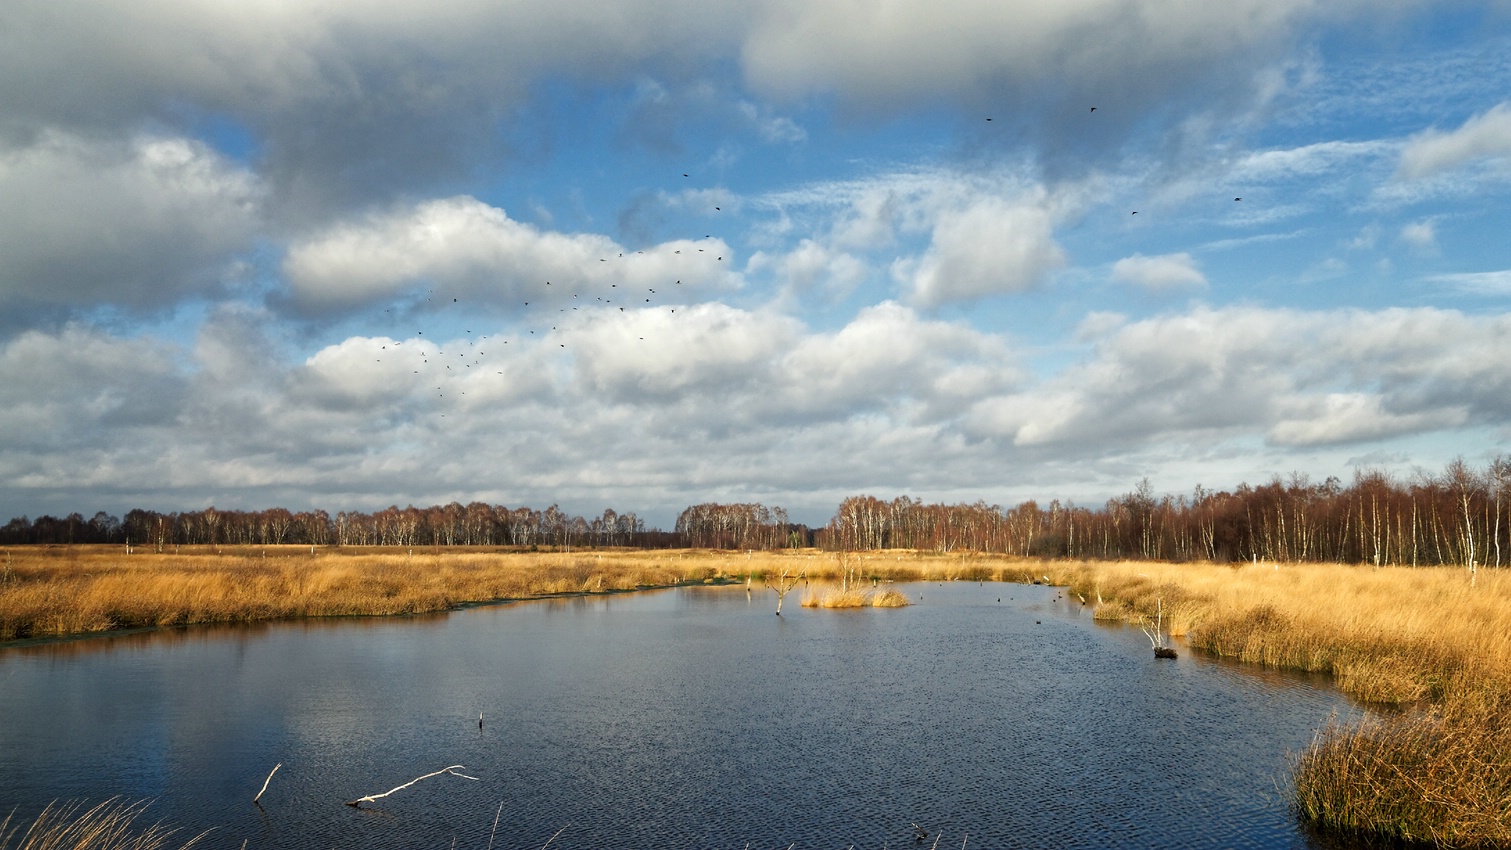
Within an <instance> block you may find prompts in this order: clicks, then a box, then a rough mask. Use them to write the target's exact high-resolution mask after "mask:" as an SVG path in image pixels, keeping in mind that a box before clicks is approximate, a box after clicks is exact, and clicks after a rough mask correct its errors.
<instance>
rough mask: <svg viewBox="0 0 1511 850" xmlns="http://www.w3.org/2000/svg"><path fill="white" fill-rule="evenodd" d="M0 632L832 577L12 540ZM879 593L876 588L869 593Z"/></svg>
mask: <svg viewBox="0 0 1511 850" xmlns="http://www.w3.org/2000/svg"><path fill="white" fill-rule="evenodd" d="M0 559H3V561H0V563H4V564H5V565H6V567H5V572H4V573H3V574H0V641H13V640H19V639H26V638H49V637H61V636H68V635H84V634H97V633H104V632H110V631H113V630H120V629H132V628H144V627H156V626H179V625H191V624H204V623H237V622H253V621H260V620H275V619H288V618H297V617H335V616H370V615H390V614H418V613H424V612H432V611H445V610H448V609H451V608H455V607H457V606H460V605H466V604H471V603H483V602H493V601H501V600H509V599H530V598H537V597H542V596H549V595H555V594H574V593H601V592H612V591H624V590H634V589H637V588H645V587H667V586H672V585H678V584H687V583H703V582H717V581H730V582H742V583H743V582H744V581H745V580H746V579H747V578H748V577H754V579H755V585H756V586H760V583H761V582H760V579H761V577H763V576H765V575H767V574H768V573H770V574H776V573H779V572H780V571H781V569H782V568H783V567H784V566H786V567H792V566H794V565H795V566H796V568H797V569H800V570H804V571H806V572H807V573H808V575H809V576H810V577H811V578H813V579H824V578H838V577H839V574H838V572H837V564H836V560H835V558H834V556H833V555H832V554H830V553H821V552H815V551H813V550H792V551H784V552H751V553H746V552H723V551H708V550H670V551H662V550H632V549H603V550H584V551H572V552H524V551H512V550H499V549H494V548H480V549H465V548H462V547H442V548H439V549H434V548H429V547H427V548H418V547H417V548H415V549H412V550H411V549H405V548H400V547H386V548H380V547H346V548H315V549H313V550H311V549H310V547H308V546H282V547H273V546H269V547H255V546H249V547H229V546H222V547H210V546H203V547H187V546H186V547H183V548H181V549H180V550H178V551H177V552H165V553H162V554H157V553H143V552H141V551H140V550H138V551H137V552H135V553H133V554H130V555H128V554H126V553H125V551H124V550H123V549H122V548H121V547H115V546H17V547H10V548H8V549H6V550H5V551H4V552H3V553H0ZM850 566H851V569H852V571H853V572H855V573H856V574H857V575H859V574H864V577H865V578H866V580H867V583H868V584H869V583H870V579H872V578H875V579H877V580H896V581H913V580H921V579H928V580H950V579H966V578H969V579H972V580H977V579H1005V580H1023V579H1024V578H1025V577H1026V576H1027V575H1028V573H1027V572H1026V571H1025V570H1024V569H1023V568H1022V567H1021V566H1020V565H1016V564H1014V563H1013V562H1010V561H1006V560H1004V559H1002V558H985V557H976V556H961V555H920V554H912V553H885V554H881V553H878V554H875V555H871V554H867V555H859V556H852V560H851V564H850ZM878 596H880V595H879V594H878Z"/></svg>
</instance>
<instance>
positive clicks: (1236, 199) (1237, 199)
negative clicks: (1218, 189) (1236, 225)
mask: <svg viewBox="0 0 1511 850" xmlns="http://www.w3.org/2000/svg"><path fill="white" fill-rule="evenodd" d="M1233 200H1235V201H1241V200H1243V198H1234V199H1233Z"/></svg>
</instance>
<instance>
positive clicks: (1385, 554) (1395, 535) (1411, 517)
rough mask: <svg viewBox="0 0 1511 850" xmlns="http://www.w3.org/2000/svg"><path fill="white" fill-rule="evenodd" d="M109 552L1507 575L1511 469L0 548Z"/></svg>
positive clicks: (282, 522) (152, 514)
mask: <svg viewBox="0 0 1511 850" xmlns="http://www.w3.org/2000/svg"><path fill="white" fill-rule="evenodd" d="M28 543H31V544H36V543H42V544H66V543H114V544H121V545H127V546H132V547H141V548H143V549H151V550H154V551H163V550H164V549H165V548H168V547H172V546H178V545H218V544H223V545H243V546H245V545H253V546H256V545H277V544H299V545H308V546H409V547H418V546H430V547H439V546H508V547H525V548H530V547H537V548H538V547H550V548H559V549H569V548H591V547H599V546H621V547H635V548H648V549H650V548H704V549H737V550H744V549H780V548H801V547H818V548H821V549H829V550H847V551H863V550H878V549H918V550H925V551H930V552H953V551H978V552H991V553H1000V554H1006V555H1023V556H1031V557H1039V558H1075V559H1128V558H1137V559H1149V560H1170V561H1192V560H1206V561H1218V562H1223V561H1249V560H1264V561H1280V562H1286V561H1331V562H1338V563H1367V564H1376V565H1382V566H1383V565H1432V564H1459V565H1469V566H1481V565H1483V566H1492V567H1499V566H1502V565H1503V564H1506V563H1507V560H1508V559H1511V458H1506V457H1504V456H1497V457H1496V458H1494V459H1493V460H1491V461H1490V462H1489V463H1488V464H1487V465H1486V466H1485V467H1484V468H1482V469H1476V468H1474V467H1472V466H1471V465H1469V464H1468V463H1466V462H1464V461H1463V460H1455V461H1453V462H1452V463H1450V464H1449V465H1448V466H1447V467H1446V468H1445V469H1444V470H1443V472H1442V473H1441V474H1439V475H1431V474H1426V473H1418V474H1417V475H1415V476H1413V477H1412V478H1411V479H1410V480H1406V481H1399V480H1396V479H1394V478H1392V477H1391V476H1389V475H1387V474H1386V473H1384V472H1379V471H1359V472H1357V473H1356V474H1355V475H1354V480H1353V481H1352V483H1350V484H1348V485H1344V484H1343V483H1342V482H1341V481H1339V479H1337V478H1328V479H1327V480H1325V481H1322V482H1320V483H1319V482H1313V481H1311V480H1310V479H1309V478H1308V477H1307V476H1305V475H1301V474H1293V475H1292V476H1291V477H1290V478H1289V479H1281V478H1279V477H1276V478H1274V479H1272V480H1271V481H1270V482H1269V483H1267V484H1264V485H1260V486H1250V485H1247V484H1244V485H1240V486H1239V487H1237V488H1235V489H1234V490H1233V491H1232V492H1225V491H1212V490H1207V489H1204V488H1202V487H1197V488H1196V490H1195V492H1193V493H1191V494H1190V495H1165V496H1156V495H1154V493H1153V492H1152V490H1151V488H1150V486H1149V482H1148V480H1147V479H1145V480H1144V481H1142V482H1140V483H1139V485H1138V486H1137V487H1135V488H1134V490H1133V491H1132V492H1130V493H1128V494H1126V495H1123V496H1119V497H1117V498H1114V499H1110V500H1109V501H1108V502H1107V503H1106V504H1105V505H1103V506H1102V507H1100V508H1087V507H1077V506H1075V505H1073V504H1068V503H1066V504H1062V503H1061V502H1059V501H1052V502H1050V503H1049V504H1048V505H1045V506H1041V505H1040V504H1039V503H1037V502H1034V501H1028V502H1023V503H1022V504H1019V505H1017V506H1015V507H1011V508H1003V507H1001V506H999V505H988V504H986V503H984V502H976V503H975V504H969V505H966V504H956V505H946V504H928V503H925V502H922V501H919V500H916V499H911V498H908V497H906V496H901V497H898V498H895V499H893V500H891V501H884V500H882V499H878V498H875V497H873V496H852V497H850V498H847V499H845V500H844V501H843V502H841V503H840V505H839V508H838V509H837V510H836V511H835V514H834V517H833V518H832V519H830V520H829V522H828V524H827V525H825V526H823V527H821V528H811V527H809V526H807V525H803V524H800V523H793V522H789V521H788V517H787V512H786V511H785V510H783V509H782V508H780V507H770V508H768V507H767V506H765V505H761V504H713V503H708V504H700V505H693V506H691V507H688V508H687V509H686V510H684V511H682V513H681V515H679V516H678V517H677V524H676V527H675V528H674V529H673V530H671V531H663V530H661V529H647V528H646V527H645V523H644V522H643V521H642V520H640V519H639V518H638V517H637V516H636V515H635V514H634V513H630V512H626V513H618V512H616V511H614V510H612V509H610V510H605V511H604V512H603V514H602V515H601V516H598V517H594V518H592V519H588V518H585V517H581V516H570V515H568V514H566V513H564V512H563V511H561V510H560V509H559V508H558V507H557V506H555V505H552V506H551V507H549V508H546V509H545V510H535V509H532V508H527V507H519V508H508V507H504V506H502V505H487V504H484V503H481V502H473V503H472V504H469V505H461V504H458V503H455V502H453V503H451V504H449V505H437V506H433V507H429V508H416V507H405V508H400V507H397V506H393V507H389V508H386V509H384V510H381V511H377V512H375V513H361V512H356V511H343V512H340V513H337V514H335V515H331V514H330V513H328V512H326V511H323V510H316V511H304V512H297V513H296V512H292V511H289V510H286V509H284V508H270V509H268V510H263V511H230V510H217V509H216V508H213V507H211V508H206V509H204V510H201V511H185V512H181V513H159V512H156V511H149V510H142V509H136V510H132V511H129V512H127V514H126V516H125V517H124V518H117V517H114V516H111V515H109V514H106V513H104V512H100V513H96V514H95V515H94V516H93V517H92V518H90V519H85V518H84V517H83V516H82V515H81V514H77V513H75V514H70V515H68V516H66V517H62V518H58V517H52V516H40V517H37V518H36V519H34V520H33V519H28V518H27V517H18V518H16V519H12V520H11V521H10V522H9V523H7V524H6V525H5V526H4V527H0V544H28Z"/></svg>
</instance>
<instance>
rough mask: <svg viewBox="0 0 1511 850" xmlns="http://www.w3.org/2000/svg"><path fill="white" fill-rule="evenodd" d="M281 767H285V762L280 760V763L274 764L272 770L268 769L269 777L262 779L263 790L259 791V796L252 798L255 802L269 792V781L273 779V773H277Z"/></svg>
mask: <svg viewBox="0 0 1511 850" xmlns="http://www.w3.org/2000/svg"><path fill="white" fill-rule="evenodd" d="M280 767H283V762H279V763H277V764H275V765H273V769H272V770H270V771H268V778H267V779H264V780H262V790H261V791H258V792H257V796H256V797H253V798H252V802H254V803H255V802H257V801H258V800H261V799H262V795H263V794H266V793H267V790H268V783H269V782H272V781H273V774H275V773H277V772H278V768H280Z"/></svg>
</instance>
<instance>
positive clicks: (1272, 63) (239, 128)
mask: <svg viewBox="0 0 1511 850" xmlns="http://www.w3.org/2000/svg"><path fill="white" fill-rule="evenodd" d="M1508 451H1511V2H1506V0H1494V1H1493V2H1492V0H1483V1H1482V2H1472V0H1436V2H1426V1H1425V0H1423V1H1422V2H1418V1H1417V0H1375V1H1374V2H1365V0H1329V2H1321V0H1228V2H1223V3H1213V2H1203V1H1202V0H1052V1H1051V0H1043V1H1042V2H1041V0H955V1H954V2H938V0H867V2H856V0H800V1H799V0H615V2H612V3H609V2H601V0H550V2H545V1H544V0H423V2H421V0H368V2H356V0H300V2H288V1H287V0H241V2H236V3H226V2H221V0H134V2H131V3H121V2H118V0H5V2H4V3H0V518H5V517H11V516H22V515H26V516H32V517H35V516H38V515H40V514H44V513H51V514H54V515H61V514H64V513H69V512H73V511H78V512H81V513H83V514H84V515H85V516H89V515H91V514H93V513H94V512H95V511H97V510H103V511H106V512H110V513H115V514H118V515H119V514H122V513H124V512H125V511H126V510H129V509H131V508H148V509H153V510H161V511H169V510H194V509H202V508H204V507H207V506H211V505H213V506H215V507H217V508H220V509H222V510H226V509H241V510H254V509H262V508H268V507H274V506H281V507H287V508H290V509H293V510H306V509H311V508H323V509H326V510H329V511H331V512H332V513H334V512H336V511H339V510H361V511H373V510H380V509H382V508H384V507H387V506H389V505H399V506H401V507H402V506H404V505H407V504H414V505H417V506H425V505H432V504H444V503H447V502H451V501H460V502H462V503H464V504H465V503H468V502H471V501H474V500H478V501H484V502H487V503H490V504H502V505H508V506H511V507H517V506H521V505H528V506H531V507H535V508H538V509H539V508H544V507H546V506H548V505H550V504H558V505H559V506H560V507H561V508H562V509H563V510H566V511H568V512H569V513H573V514H581V515H588V516H593V515H597V514H599V513H601V512H602V510H603V509H604V508H607V507H612V508H614V509H615V510H616V511H620V512H624V511H634V512H636V513H638V514H639V515H640V516H641V517H642V518H644V519H646V520H647V521H648V522H649V523H650V524H651V525H653V526H661V527H666V528H669V527H670V526H671V525H672V524H673V523H674V522H675V519H676V516H677V514H678V512H680V511H681V510H682V509H683V508H684V507H686V506H688V505H691V504H696V503H701V502H752V501H754V502H761V503H764V504H766V505H768V506H777V505H780V506H783V507H786V508H787V509H788V511H789V512H790V513H791V515H792V517H793V519H794V520H795V521H801V522H808V523H810V524H814V525H818V524H822V523H824V522H826V521H827V520H828V519H829V518H830V517H831V516H832V515H833V513H834V509H835V507H836V506H837V505H838V503H839V501H840V500H841V499H843V498H845V497H846V496H850V495H859V494H870V495H875V496H878V497H881V498H884V499H890V498H893V497H895V496H898V495H909V496H912V497H915V498H920V499H924V500H927V501H943V502H951V503H955V502H975V501H977V500H984V501H986V502H987V503H989V504H1000V505H1003V506H1010V505H1014V504H1017V503H1018V502H1020V501H1023V500H1026V499H1036V500H1039V501H1040V502H1041V503H1047V502H1048V501H1049V500H1051V499H1060V500H1061V501H1062V502H1066V501H1068V502H1073V503H1075V504H1079V505H1086V506H1092V507H1096V506H1100V505H1101V504H1102V503H1104V502H1105V500H1106V499H1108V498H1111V497H1114V496H1117V495H1119V494H1123V493H1127V492H1130V491H1132V490H1133V489H1134V487H1135V486H1136V485H1137V484H1138V482H1140V481H1142V480H1143V479H1148V481H1149V484H1150V486H1151V487H1152V488H1153V489H1154V491H1155V492H1157V493H1189V492H1191V491H1192V489H1193V488H1195V487H1196V486H1197V485H1202V486H1205V487H1207V488H1208V489H1229V488H1232V487H1235V486H1237V485H1238V484H1240V483H1244V482H1247V483H1251V484H1258V483H1264V482H1265V481H1268V480H1269V479H1271V478H1272V477H1273V476H1276V475H1280V476H1283V477H1287V478H1288V477H1289V476H1290V475H1291V474H1292V473H1302V474H1305V475H1308V476H1310V477H1311V478H1313V479H1314V480H1320V479H1323V478H1326V477H1328V476H1338V477H1339V478H1340V479H1342V480H1343V481H1344V482H1345V483H1347V482H1348V481H1350V480H1352V476H1353V475H1354V474H1355V472H1356V471H1358V470H1364V469H1368V470H1383V471H1386V472H1388V473H1390V474H1391V475H1393V476H1395V477H1397V478H1398V479H1400V480H1403V481H1404V480H1409V479H1410V478H1411V477H1412V476H1414V475H1421V474H1433V473H1437V472H1440V471H1441V470H1442V468H1443V466H1444V465H1445V464H1446V463H1447V462H1449V461H1450V460H1452V459H1454V458H1456V457H1463V458H1465V459H1466V460H1467V461H1469V462H1470V463H1471V464H1474V465H1479V464H1482V463H1483V462H1484V461H1485V460H1487V459H1488V458H1490V457H1491V456H1494V455H1496V454H1497V453H1501V452H1508Z"/></svg>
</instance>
